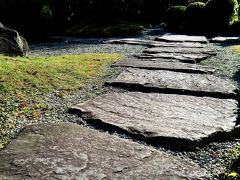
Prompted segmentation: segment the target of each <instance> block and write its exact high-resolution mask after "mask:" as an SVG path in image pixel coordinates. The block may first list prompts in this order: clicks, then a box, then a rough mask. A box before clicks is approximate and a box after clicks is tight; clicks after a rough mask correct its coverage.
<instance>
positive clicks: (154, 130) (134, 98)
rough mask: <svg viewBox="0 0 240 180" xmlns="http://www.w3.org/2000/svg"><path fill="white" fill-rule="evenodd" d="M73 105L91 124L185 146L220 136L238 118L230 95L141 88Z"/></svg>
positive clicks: (188, 147) (195, 144)
mask: <svg viewBox="0 0 240 180" xmlns="http://www.w3.org/2000/svg"><path fill="white" fill-rule="evenodd" d="M73 109H74V110H75V112H76V113H78V114H79V115H80V116H82V117H83V118H84V120H86V121H87V122H88V123H90V124H98V125H101V126H105V127H108V128H109V130H111V129H113V127H116V128H118V129H121V130H122V131H125V133H126V134H130V135H133V136H135V137H137V138H139V139H143V140H145V141H147V142H150V143H152V144H154V145H168V146H170V147H178V148H179V147H181V148H187V149H193V148H195V147H197V146H201V145H204V144H205V143H208V142H211V141H214V140H218V139H221V140H223V139H224V138H225V136H224V135H226V133H229V132H231V131H232V130H233V129H234V125H235V121H236V118H237V115H236V111H237V103H236V101H235V100H232V99H217V98H210V97H195V96H186V95H176V94H158V93H140V92H130V93H114V94H107V95H103V96H101V97H97V98H96V99H94V100H92V101H89V102H86V103H84V104H79V105H77V106H75V107H73Z"/></svg>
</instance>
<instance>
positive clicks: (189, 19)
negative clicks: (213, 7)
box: [184, 2, 206, 32]
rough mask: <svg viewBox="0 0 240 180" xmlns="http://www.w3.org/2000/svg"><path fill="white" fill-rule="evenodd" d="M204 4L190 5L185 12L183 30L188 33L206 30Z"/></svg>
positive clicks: (195, 3)
mask: <svg viewBox="0 0 240 180" xmlns="http://www.w3.org/2000/svg"><path fill="white" fill-rule="evenodd" d="M205 10H206V4H205V3H203V2H194V3H190V4H189V5H188V6H187V9H186V11H185V14H186V19H185V25H184V28H185V29H187V30H188V31H194V32H196V31H200V32H201V31H203V30H204V29H206V24H205V21H206V14H205V13H206V11H205Z"/></svg>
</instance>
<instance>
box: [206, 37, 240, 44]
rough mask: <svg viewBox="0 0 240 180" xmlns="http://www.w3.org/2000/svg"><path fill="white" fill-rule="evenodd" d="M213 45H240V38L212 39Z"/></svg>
mask: <svg viewBox="0 0 240 180" xmlns="http://www.w3.org/2000/svg"><path fill="white" fill-rule="evenodd" d="M210 41H211V42H213V43H240V37H239V36H237V37H221V36H219V37H214V38H212V39H210Z"/></svg>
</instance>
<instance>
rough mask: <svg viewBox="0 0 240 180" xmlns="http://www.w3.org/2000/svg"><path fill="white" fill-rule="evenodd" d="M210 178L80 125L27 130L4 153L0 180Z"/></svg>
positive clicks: (179, 161) (183, 163)
mask: <svg viewBox="0 0 240 180" xmlns="http://www.w3.org/2000/svg"><path fill="white" fill-rule="evenodd" d="M149 178H150V179H207V178H208V175H207V173H206V171H205V170H204V169H201V168H200V167H199V166H198V165H196V164H194V163H193V162H189V161H186V160H182V159H179V158H177V157H174V156H172V155H169V154H166V153H164V152H160V151H156V150H154V149H151V148H147V147H145V146H143V145H139V144H137V143H133V142H130V141H128V140H124V139H120V138H117V137H114V136H110V135H107V134H104V133H100V132H97V131H94V130H90V129H87V128H83V127H80V126H79V125H76V124H67V123H62V124H42V125H37V126H30V127H27V128H26V129H25V130H24V131H23V132H21V133H20V135H19V136H18V138H17V139H14V140H12V142H11V143H10V144H9V145H8V146H7V148H5V149H4V150H2V151H1V152H0V179H149Z"/></svg>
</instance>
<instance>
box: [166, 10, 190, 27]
mask: <svg viewBox="0 0 240 180" xmlns="http://www.w3.org/2000/svg"><path fill="white" fill-rule="evenodd" d="M186 8H187V7H186V6H171V7H169V8H168V9H167V13H166V20H165V22H166V28H167V29H169V30H174V31H179V30H181V29H182V26H183V22H184V19H185V11H186Z"/></svg>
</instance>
